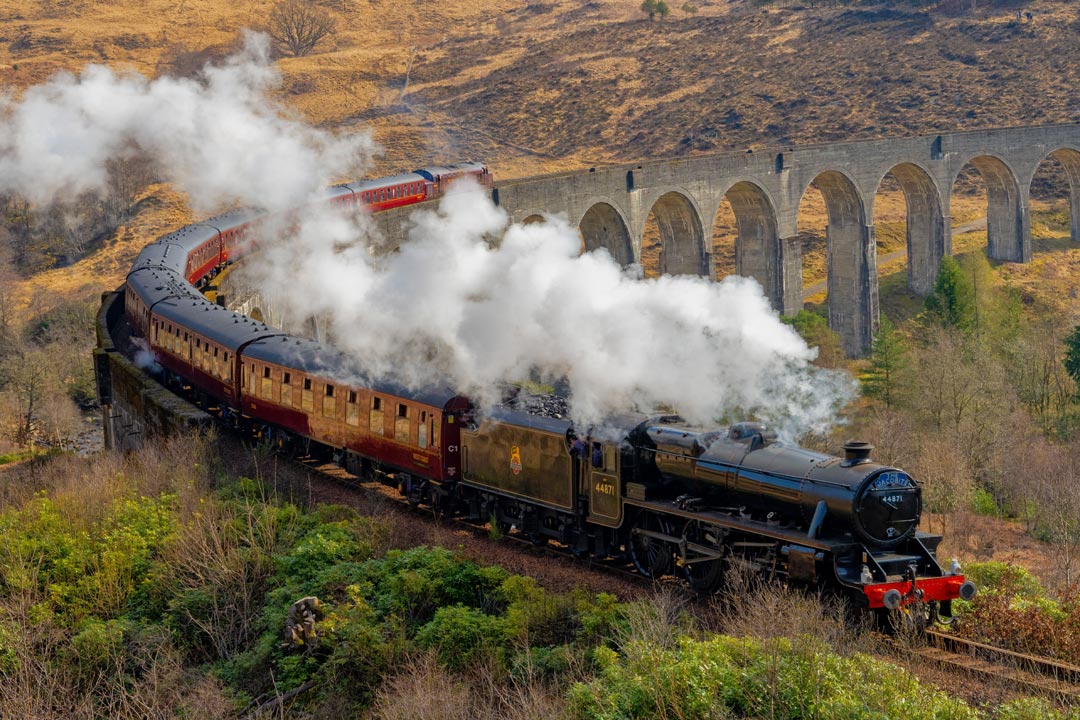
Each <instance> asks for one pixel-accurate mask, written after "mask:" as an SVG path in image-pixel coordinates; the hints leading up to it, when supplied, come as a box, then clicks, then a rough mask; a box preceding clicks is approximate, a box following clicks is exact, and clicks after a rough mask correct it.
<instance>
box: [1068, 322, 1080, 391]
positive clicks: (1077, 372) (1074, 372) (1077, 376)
mask: <svg viewBox="0 0 1080 720" xmlns="http://www.w3.org/2000/svg"><path fill="white" fill-rule="evenodd" d="M1065 372H1067V373H1069V377H1071V378H1072V379H1073V382H1075V383H1076V386H1077V387H1078V388H1080V325H1077V326H1076V327H1074V328H1073V331H1072V332H1071V333H1069V336H1068V337H1067V338H1065Z"/></svg>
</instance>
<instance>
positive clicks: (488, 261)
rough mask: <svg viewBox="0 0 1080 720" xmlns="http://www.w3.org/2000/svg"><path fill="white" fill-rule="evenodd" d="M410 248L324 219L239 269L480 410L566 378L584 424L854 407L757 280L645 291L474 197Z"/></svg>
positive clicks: (460, 194)
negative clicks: (510, 384)
mask: <svg viewBox="0 0 1080 720" xmlns="http://www.w3.org/2000/svg"><path fill="white" fill-rule="evenodd" d="M412 222H413V227H412V229H411V231H410V233H409V239H408V241H407V242H406V243H405V244H403V245H402V247H401V248H399V249H398V251H397V252H394V253H389V254H386V253H381V252H373V251H372V247H371V241H370V240H368V239H366V238H370V233H369V230H368V227H367V223H366V222H364V220H363V219H362V218H361V219H349V218H345V217H341V216H332V215H326V214H321V215H319V216H318V217H312V218H308V219H306V220H305V221H304V222H303V223H302V224H301V227H300V231H299V234H298V235H297V236H294V237H290V238H289V239H288V241H287V242H281V243H277V244H275V245H273V246H272V247H269V248H264V249H262V250H261V251H260V253H259V255H258V256H257V257H256V258H253V259H252V260H249V261H247V267H246V268H245V272H246V274H247V277H248V280H249V282H253V283H254V284H255V285H256V286H257V287H259V288H260V290H261V293H262V294H263V296H264V297H269V298H272V299H275V300H276V303H277V304H279V305H282V306H287V307H288V308H289V312H290V313H291V314H292V315H294V317H295V318H296V319H297V320H299V319H303V318H306V317H308V316H312V315H314V316H318V317H320V318H324V319H327V320H329V322H330V325H331V328H332V333H333V336H334V345H335V346H337V347H339V348H341V349H343V350H346V351H348V352H349V353H351V354H353V355H355V356H356V357H357V359H358V360H359V361H360V362H361V363H362V364H363V365H364V367H365V368H366V370H367V371H368V372H369V373H371V374H373V375H378V376H382V375H393V376H394V377H396V378H397V379H399V380H401V381H404V382H406V383H408V384H410V385H413V386H416V385H422V384H426V383H431V381H432V379H433V378H445V379H446V380H447V381H448V382H449V383H451V384H452V385H453V386H454V387H456V388H458V389H460V390H461V391H463V392H466V393H468V394H470V395H471V396H473V397H475V398H479V399H481V400H482V401H486V402H488V403H491V402H495V401H497V400H498V399H499V395H500V390H499V386H500V384H501V383H505V382H507V381H516V380H521V379H525V378H529V377H537V376H539V377H540V378H541V379H542V380H544V381H553V380H556V379H562V378H565V380H566V381H567V382H568V384H569V389H570V395H571V397H570V401H571V414H572V416H573V418H574V420H575V421H577V422H578V423H579V424H582V423H583V424H590V423H594V422H601V421H602V420H603V418H604V417H606V416H609V415H610V414H612V413H618V412H621V411H626V410H628V409H631V408H637V409H640V410H645V411H650V410H653V409H656V408H660V407H667V408H672V409H675V410H677V411H678V412H679V413H680V414H682V415H683V416H685V417H687V418H688V419H689V420H691V421H694V422H700V423H709V422H715V421H716V420H717V419H719V418H721V417H723V416H728V417H730V418H732V419H745V418H746V417H748V416H749V415H751V414H752V415H754V416H756V417H758V418H762V419H765V420H767V421H769V422H771V423H772V424H774V426H776V427H777V428H778V429H779V430H781V431H782V432H784V434H785V435H787V436H789V437H790V436H794V435H798V434H801V433H803V432H805V431H807V430H809V429H824V428H825V427H826V426H827V425H828V424H829V423H831V422H833V421H834V420H835V417H836V413H837V409H838V407H839V406H840V405H842V404H843V403H844V402H846V401H847V400H848V399H850V398H851V397H852V396H853V391H854V388H853V381H852V380H851V377H850V376H849V375H847V374H846V373H840V372H830V371H824V370H820V369H818V368H815V367H813V366H812V365H810V361H811V360H812V359H813V357H814V356H815V354H816V350H811V349H809V348H808V347H807V346H806V344H805V343H804V342H803V341H802V339H801V338H800V337H799V336H798V334H797V333H795V332H794V331H793V330H792V329H791V328H790V327H789V326H787V325H784V324H783V323H781V322H780V320H779V318H778V317H777V315H776V313H775V312H773V311H772V309H771V308H770V306H769V302H768V300H767V299H766V298H765V296H764V294H763V292H762V289H761V286H760V285H758V284H757V283H756V282H755V281H753V280H750V279H746V278H739V277H730V278H727V279H725V280H724V281H723V282H720V283H715V282H710V281H709V280H707V279H705V278H695V277H686V276H683V277H662V278H659V279H656V280H645V279H642V277H641V273H640V268H631V269H629V270H626V269H623V268H621V267H620V266H619V265H618V263H617V262H616V261H615V260H614V259H613V258H612V257H611V256H610V255H609V254H608V253H607V252H606V251H604V250H598V251H594V252H591V253H588V254H585V255H580V254H579V251H580V238H579V236H578V234H577V231H576V229H575V228H573V227H572V226H570V225H569V224H568V223H567V222H566V221H564V220H562V219H559V218H548V220H547V222H545V223H542V224H530V225H516V224H510V223H509V222H508V218H507V216H506V214H505V213H504V212H503V211H502V210H500V209H499V208H497V207H495V206H494V205H493V204H492V203H491V201H490V200H489V199H488V198H487V196H486V194H484V193H482V192H478V191H476V190H475V187H474V189H473V191H457V192H451V193H450V194H449V195H448V196H447V197H445V198H444V199H443V200H442V201H441V203H440V204H439V207H438V210H436V211H420V212H417V213H415V214H414V215H413V219H412Z"/></svg>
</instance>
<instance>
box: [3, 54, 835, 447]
mask: <svg viewBox="0 0 1080 720" xmlns="http://www.w3.org/2000/svg"><path fill="white" fill-rule="evenodd" d="M279 82H280V78H279V76H278V74H277V72H276V71H275V70H274V68H273V66H272V64H271V63H270V61H269V56H268V47H267V43H266V38H265V37H263V36H258V35H248V36H247V37H246V41H245V46H244V49H243V51H242V52H240V53H238V54H237V55H236V56H234V57H232V58H230V59H229V60H227V61H226V62H225V63H224V64H223V65H222V66H220V67H207V68H206V69H205V70H204V72H203V75H202V77H201V78H200V79H198V80H189V79H175V78H168V77H163V78H158V79H155V80H148V79H146V78H144V77H141V76H139V75H136V74H117V73H115V72H114V71H112V70H110V69H108V68H106V67H102V66H90V67H88V68H86V69H85V70H84V71H83V72H82V73H81V74H80V75H78V76H73V75H60V76H58V77H56V78H54V79H53V80H51V81H49V82H48V83H46V84H44V85H40V86H37V87H33V88H30V89H28V90H27V91H26V92H25V93H24V94H23V96H22V98H21V99H20V100H18V101H16V100H15V99H13V98H10V97H9V98H0V192H17V193H19V194H21V195H23V196H24V197H26V198H27V199H29V200H30V201H32V202H35V203H40V204H44V203H49V202H53V201H55V200H57V199H65V198H70V197H73V196H76V195H79V194H81V193H84V192H93V191H101V190H103V189H104V187H105V186H106V183H107V181H108V170H107V161H108V160H110V159H112V158H116V157H125V156H131V155H136V154H142V155H145V156H147V157H149V158H151V159H152V160H153V161H154V162H155V163H156V165H157V168H158V170H159V172H160V174H161V176H162V177H163V179H166V180H169V181H171V182H172V183H174V184H175V185H176V186H177V187H179V188H180V189H181V190H183V191H184V192H186V193H187V194H188V196H189V197H190V198H191V201H192V205H193V207H194V208H195V209H196V211H197V212H200V213H202V214H206V213H208V212H211V211H213V210H215V209H218V208H220V207H222V206H223V205H228V204H236V203H239V204H244V205H252V206H258V207H262V208H265V209H267V210H269V211H271V212H273V211H280V210H284V209H286V208H292V207H297V206H301V205H304V204H305V202H307V201H308V200H309V199H310V198H311V197H312V196H313V195H317V194H318V193H319V191H320V190H322V188H324V187H325V185H327V184H328V182H329V181H331V180H332V179H334V178H337V177H342V176H346V175H351V174H352V173H354V172H357V169H358V167H360V166H362V165H363V164H364V163H365V162H366V160H367V159H368V158H369V157H370V155H371V153H372V151H373V146H372V143H371V141H370V138H369V137H368V135H367V134H364V133H356V134H351V135H348V136H339V135H334V134H331V133H328V132H324V131H321V130H318V129H316V128H312V127H310V126H309V125H307V124H305V123H303V122H301V121H300V120H298V119H295V118H291V117H289V115H288V113H287V112H286V111H285V110H283V109H282V108H281V107H280V106H279V105H277V104H275V103H274V102H271V101H270V100H268V93H269V92H270V91H271V90H273V89H274V88H276V87H277V86H278V84H279ZM418 164H419V163H418ZM308 207H313V206H310V205H309V206H308ZM307 214H308V215H310V217H306V218H302V219H301V222H300V227H299V230H298V231H294V226H293V224H292V223H293V220H292V219H290V220H289V222H288V225H289V228H288V232H284V231H283V232H281V233H279V235H280V239H279V240H278V241H277V242H271V241H270V238H269V237H267V236H266V234H264V233H263V232H260V235H261V238H260V240H261V249H260V252H259V253H258V254H256V255H254V256H253V257H252V258H251V259H250V260H247V261H246V268H244V271H245V273H246V274H247V275H248V277H249V279H251V280H254V281H255V282H256V283H257V286H258V287H259V288H260V289H261V291H262V294H263V295H264V296H266V297H268V298H271V299H276V300H277V302H278V304H280V305H283V306H285V307H288V308H289V311H290V313H291V315H292V316H293V317H294V318H296V319H297V320H304V319H306V318H307V317H309V316H312V315H314V316H319V317H322V318H325V319H327V320H328V321H329V323H330V325H331V327H332V331H333V337H334V344H335V345H337V346H338V347H339V348H341V349H342V350H345V351H347V352H349V353H351V354H352V355H354V356H356V358H357V359H358V361H359V362H360V363H361V364H362V365H363V366H364V367H365V369H366V371H367V372H368V373H369V375H371V376H393V377H395V378H396V379H398V380H399V381H404V382H406V383H408V384H410V385H413V386H420V385H427V384H431V383H432V382H433V381H436V380H439V381H444V382H449V383H450V384H452V385H453V386H455V387H456V388H458V389H459V390H460V391H462V392H465V393H468V394H470V395H472V396H474V397H476V398H477V399H479V400H481V401H484V402H487V403H493V402H496V401H497V400H498V399H499V397H500V395H501V391H500V389H499V387H500V384H502V383H505V382H507V381H516V380H521V379H525V378H529V377H539V378H540V379H542V380H547V381H554V380H557V379H563V378H565V380H566V381H567V382H568V384H569V390H570V394H571V413H572V415H573V417H574V419H575V420H576V421H578V422H579V423H585V424H588V423H592V422H598V421H601V420H602V419H603V418H604V417H605V416H608V415H609V414H611V413H617V412H620V411H624V410H627V409H631V408H637V409H641V410H651V409H654V408H658V407H666V408H670V409H674V410H677V411H678V412H680V413H681V414H683V415H684V416H686V417H687V418H688V419H690V420H692V421H697V422H702V423H708V422H712V421H714V420H716V419H718V418H721V417H723V416H727V417H728V418H731V419H742V418H744V417H748V416H750V415H754V416H756V417H758V418H761V419H764V420H766V421H769V422H771V423H772V424H773V425H774V426H775V427H777V428H778V429H780V430H782V431H783V430H787V431H788V433H789V434H797V433H800V432H803V431H806V430H808V429H821V428H823V427H824V426H826V425H828V424H829V423H831V422H832V421H833V419H834V417H835V414H836V411H837V408H838V407H839V406H840V405H841V404H842V403H843V402H844V401H846V400H847V399H848V398H850V397H851V396H852V395H853V382H852V380H851V378H850V376H848V375H846V374H843V373H832V372H826V371H820V370H818V369H816V368H814V367H812V366H811V365H810V360H811V359H812V358H813V355H814V353H813V351H811V350H810V349H808V348H807V346H806V345H805V343H803V341H802V340H801V339H800V338H799V337H798V335H797V334H796V333H795V332H794V331H792V330H791V329H790V328H789V327H787V326H785V325H783V324H782V323H781V322H780V321H779V319H778V318H777V316H776V314H775V313H774V312H773V311H772V310H771V309H770V307H769V304H768V301H767V300H766V299H765V297H764V296H763V294H762V291H761V288H760V287H759V286H758V285H757V284H756V283H755V282H754V281H752V280H747V279H742V278H734V277H732V278H728V279H726V280H724V281H723V282H721V283H713V282H709V281H708V280H706V279H704V278H689V277H665V278H660V279H657V280H644V279H642V277H641V274H640V269H638V270H637V271H635V270H634V269H630V270H626V269H623V268H621V267H620V266H619V265H618V264H617V263H616V262H615V261H614V260H613V259H612V258H611V256H610V255H608V254H607V253H606V252H605V251H602V250H599V251H594V252H591V253H588V254H585V255H579V249H580V240H579V237H578V235H577V231H576V229H575V228H573V227H572V226H570V225H569V224H568V223H567V222H566V221H564V220H561V219H558V218H549V220H548V222H546V223H543V224H537V225H528V226H523V225H512V224H510V223H509V222H508V219H507V217H506V215H505V213H503V212H502V211H501V210H499V209H498V208H496V207H495V206H494V205H493V204H492V203H491V202H490V200H488V199H487V197H485V196H484V194H483V193H480V192H454V193H452V194H450V195H449V196H447V197H446V198H445V199H444V200H443V201H442V202H441V203H440V205H439V207H438V209H437V210H435V211H423V212H417V213H415V215H414V217H413V228H412V230H411V233H410V236H409V240H408V242H407V243H405V244H404V245H403V246H402V247H401V248H400V249H399V251H398V252H392V253H383V252H377V251H375V250H376V249H377V246H378V244H379V241H378V239H377V238H375V237H374V234H373V233H372V232H371V230H370V223H369V221H368V220H367V219H366V218H364V217H363V216H353V217H344V216H340V215H334V214H329V213H328V208H327V207H326V205H325V204H321V205H320V206H319V207H318V212H317V213H315V212H310V213H307ZM282 224H285V223H282Z"/></svg>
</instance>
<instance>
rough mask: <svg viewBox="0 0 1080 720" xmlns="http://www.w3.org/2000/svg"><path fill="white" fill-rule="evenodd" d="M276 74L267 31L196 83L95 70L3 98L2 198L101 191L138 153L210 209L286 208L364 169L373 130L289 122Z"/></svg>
mask: <svg viewBox="0 0 1080 720" xmlns="http://www.w3.org/2000/svg"><path fill="white" fill-rule="evenodd" d="M280 82H281V78H280V76H279V74H278V72H277V71H276V70H275V68H274V66H273V64H272V63H271V62H270V56H269V45H268V39H267V37H266V36H265V35H259V34H254V33H246V34H245V36H244V46H243V49H242V50H241V51H240V52H238V53H237V54H235V55H233V56H232V57H230V58H228V59H227V60H226V61H225V63H224V64H223V65H221V66H220V67H212V66H207V67H206V68H205V69H204V70H203V73H202V76H201V77H200V78H199V79H198V80H192V79H182V78H181V79H178V78H170V77H161V78H157V79H155V80H148V79H147V78H145V77H143V76H142V75H138V74H136V73H129V74H117V73H116V72H114V71H113V70H111V69H109V68H107V67H104V66H101V65H90V66H88V67H87V68H86V69H84V70H83V72H82V73H81V74H80V75H78V76H74V75H70V74H66V73H65V74H60V75H57V76H56V77H54V78H53V79H52V80H50V81H49V82H47V83H44V84H42V85H38V86H34V87H31V88H29V89H27V90H26V92H25V93H24V95H23V97H22V99H21V100H19V101H15V100H14V99H13V98H11V97H6V98H5V97H3V96H0V192H16V193H18V194H20V195H22V196H23V197H25V198H26V199H28V200H29V201H31V202H33V203H36V204H48V203H52V202H54V201H56V200H65V199H69V198H72V197H75V196H77V195H79V194H81V193H84V192H101V191H103V190H104V188H105V186H106V183H107V181H108V171H107V169H106V162H107V161H108V160H110V159H113V158H123V157H130V156H133V155H138V154H142V155H145V156H147V157H149V158H151V159H152V160H153V161H154V162H155V164H156V167H157V169H158V170H159V172H160V174H161V175H162V177H163V179H165V180H167V181H169V182H172V183H173V184H175V185H176V186H177V187H178V188H179V189H181V190H182V191H184V192H185V193H186V194H187V195H188V197H189V198H190V199H191V203H192V206H193V208H194V209H195V211H196V212H198V213H200V214H207V213H210V212H213V211H214V210H217V209H220V208H222V207H224V206H227V205H233V204H237V203H239V204H243V205H252V206H258V207H263V208H267V209H269V210H283V209H286V208H289V207H292V206H295V205H298V204H300V203H301V202H303V201H304V200H306V199H307V198H308V197H310V196H311V195H313V194H315V193H317V192H318V191H319V190H321V189H322V188H324V187H325V186H326V185H327V184H328V182H329V181H330V180H331V179H332V178H338V177H342V176H349V175H354V174H357V173H359V172H361V171H362V170H363V169H364V167H365V165H366V163H367V160H368V159H369V158H370V156H371V153H372V149H373V145H372V142H371V140H370V137H369V136H368V135H367V134H366V133H355V134H351V135H347V136H345V135H334V134H331V133H328V132H324V131H321V130H318V129H316V128H313V127H311V126H310V125H308V124H306V123H304V122H302V121H301V120H299V119H296V118H291V117H289V115H288V112H287V111H286V110H285V109H284V108H282V107H281V106H280V105H278V104H276V103H274V102H272V101H271V100H270V99H269V97H268V93H269V92H270V91H271V90H273V89H275V88H276V87H278V86H279V85H280Z"/></svg>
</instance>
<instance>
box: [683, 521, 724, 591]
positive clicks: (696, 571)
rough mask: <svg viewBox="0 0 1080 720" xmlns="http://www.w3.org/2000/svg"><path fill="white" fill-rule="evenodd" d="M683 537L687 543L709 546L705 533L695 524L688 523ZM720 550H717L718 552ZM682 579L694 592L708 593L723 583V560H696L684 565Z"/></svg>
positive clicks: (710, 543)
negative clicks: (684, 579)
mask: <svg viewBox="0 0 1080 720" xmlns="http://www.w3.org/2000/svg"><path fill="white" fill-rule="evenodd" d="M683 537H684V538H685V539H686V542H687V543H693V544H695V545H705V546H711V545H713V543H712V542H710V541H709V539H708V538H707V537H706V533H705V531H704V530H703V529H702V528H701V526H700V525H698V524H697V523H696V522H691V523H688V524H687V526H686V529H685V530H684V531H683ZM719 550H720V548H717V551H719ZM682 574H683V577H684V578H686V582H687V583H688V584H689V585H690V589H691V590H693V591H694V592H699V593H708V592H712V591H713V590H715V589H716V588H718V587H720V584H721V583H722V582H723V581H724V559H723V558H718V559H716V560H698V561H696V562H688V563H684V564H683V566H682Z"/></svg>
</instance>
